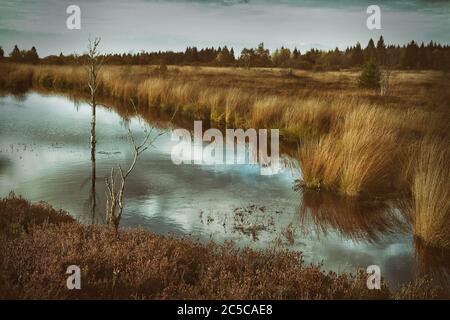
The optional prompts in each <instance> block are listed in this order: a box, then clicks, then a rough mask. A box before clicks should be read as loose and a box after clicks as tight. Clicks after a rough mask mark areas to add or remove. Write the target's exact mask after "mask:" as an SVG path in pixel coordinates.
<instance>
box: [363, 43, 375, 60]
mask: <svg viewBox="0 0 450 320" xmlns="http://www.w3.org/2000/svg"><path fill="white" fill-rule="evenodd" d="M375 55H376V50H375V43H374V42H373V40H372V38H370V40H369V43H368V44H367V47H366V49H364V61H365V62H369V61H370V60H373V59H375V58H376V57H375Z"/></svg>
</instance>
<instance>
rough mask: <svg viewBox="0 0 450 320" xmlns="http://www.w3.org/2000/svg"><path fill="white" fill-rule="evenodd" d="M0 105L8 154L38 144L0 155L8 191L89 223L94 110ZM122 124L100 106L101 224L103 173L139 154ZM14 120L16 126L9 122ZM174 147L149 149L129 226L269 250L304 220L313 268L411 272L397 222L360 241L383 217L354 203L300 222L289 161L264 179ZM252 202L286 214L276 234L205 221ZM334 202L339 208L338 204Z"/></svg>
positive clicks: (45, 102)
mask: <svg viewBox="0 0 450 320" xmlns="http://www.w3.org/2000/svg"><path fill="white" fill-rule="evenodd" d="M0 104H2V117H1V118H0V127H1V128H2V129H3V128H7V130H2V131H1V132H0V138H1V139H0V141H1V144H0V146H1V148H2V150H4V149H5V148H6V149H7V148H8V147H9V144H10V143H13V144H14V145H17V144H18V143H19V142H20V143H29V144H30V143H31V142H36V146H34V145H33V148H34V149H33V151H32V150H31V148H30V149H27V150H26V151H23V150H22V151H21V152H17V153H14V154H13V153H11V152H2V156H3V157H6V158H7V159H8V160H9V161H11V162H12V164H11V167H10V170H7V172H6V174H0V182H1V184H0V195H1V196H3V195H6V194H7V193H8V192H9V191H10V189H14V190H15V191H16V193H17V194H22V195H23V196H24V197H26V198H29V199H30V200H31V201H39V200H45V201H48V202H50V203H51V204H52V205H54V206H55V207H57V208H63V209H65V210H68V211H69V212H71V214H73V215H74V216H76V217H77V218H78V219H80V220H81V221H89V220H90V219H89V217H88V215H89V211H88V210H87V209H86V208H87V207H86V202H87V199H88V195H89V186H86V185H84V186H83V184H84V183H85V181H86V179H87V178H89V174H90V166H91V164H90V161H89V158H90V157H89V121H90V107H89V106H88V105H87V104H85V103H81V104H80V105H79V109H78V111H77V110H76V109H75V108H74V107H73V103H72V102H70V101H68V100H65V99H63V98H57V99H53V98H50V97H45V96H41V95H38V94H35V93H32V94H29V95H28V96H27V99H26V100H25V101H23V102H20V103H19V102H17V101H13V100H11V99H9V98H0ZM53 111H54V112H53ZM49 115H51V117H49ZM74 119H77V120H76V121H74ZM121 121H122V120H121V118H120V117H119V116H118V115H117V114H116V113H114V112H111V111H109V110H104V109H102V108H99V110H98V125H97V130H98V131H97V133H98V141H99V144H98V146H97V147H98V150H99V151H100V150H102V151H106V152H111V151H114V152H120V153H117V154H115V153H113V154H99V155H98V158H97V175H98V178H99V180H98V184H97V193H98V215H99V221H101V220H102V219H101V218H102V215H103V212H104V207H105V205H104V204H105V199H104V196H105V195H104V184H103V177H105V175H106V174H108V173H109V171H110V168H111V167H112V166H116V165H117V164H118V163H119V162H120V163H122V164H125V163H128V161H130V160H131V156H132V153H131V151H130V146H129V144H128V142H127V140H126V139H122V138H121V137H122V136H123V135H124V134H125V133H126V130H125V128H124V127H123V126H122V125H121ZM11 123H13V124H14V125H13V126H9V125H8V124H11ZM131 126H132V128H133V130H134V131H135V132H136V133H137V132H139V131H138V130H139V128H140V127H139V124H138V122H137V121H136V120H132V121H131ZM24 128H27V130H24ZM48 132H53V133H52V136H51V137H52V138H49V137H48ZM53 137H56V138H58V140H57V141H58V142H59V143H61V146H62V147H61V148H60V147H59V145H58V146H57V147H55V146H52V144H53V143H54V140H52V139H53ZM5 145H6V146H5ZM170 146H171V143H170V135H169V134H167V135H165V136H163V137H161V140H158V141H157V146H156V147H155V148H150V149H149V150H147V151H146V152H145V153H144V154H143V155H142V158H141V159H139V161H138V163H137V165H136V170H135V171H134V172H133V174H132V175H131V176H130V178H129V180H128V182H127V183H128V184H127V187H126V190H125V193H126V194H125V209H124V218H123V221H122V225H123V226H138V225H142V226H145V227H147V228H150V229H151V230H152V231H154V232H159V233H169V232H174V233H178V234H192V235H193V236H194V237H198V238H200V239H202V240H207V239H209V237H210V235H211V234H212V235H213V236H212V238H213V239H214V240H215V241H218V242H220V241H224V240H230V239H231V240H234V241H236V243H237V244H238V245H244V244H250V245H251V246H254V247H256V248H263V247H267V246H270V245H272V244H273V241H274V238H276V237H279V236H280V234H281V233H282V232H283V231H284V230H285V229H286V227H287V226H288V225H289V224H290V223H291V222H292V223H297V225H295V224H294V226H295V227H297V226H298V225H299V224H300V225H301V227H303V228H305V229H306V230H308V231H310V233H312V235H311V234H308V233H298V234H296V239H295V243H294V245H293V246H292V247H291V248H292V249H294V250H301V251H304V252H305V257H306V262H320V261H322V260H323V261H324V262H325V267H326V268H330V269H333V270H336V271H339V270H341V271H344V270H346V271H354V267H355V266H363V267H367V265H368V264H369V263H370V264H378V265H380V266H381V267H382V272H386V273H387V274H386V275H385V276H386V277H387V278H389V279H394V278H395V277H397V276H398V275H399V274H407V271H406V269H407V268H409V267H410V266H411V264H410V262H409V261H410V260H411V255H412V253H411V252H412V250H411V239H410V237H409V236H407V235H399V236H397V237H395V238H391V237H386V236H383V234H382V232H381V231H383V230H385V229H383V228H384V227H389V226H390V225H389V224H387V225H383V224H381V225H378V224H375V228H374V231H380V233H381V234H380V235H378V237H377V240H378V241H377V242H376V243H367V241H361V240H362V237H363V236H365V237H366V238H368V237H369V236H370V233H369V234H368V235H367V234H366V233H367V232H366V233H364V232H363V231H365V230H366V228H367V225H370V224H371V223H378V220H375V219H373V220H371V218H370V214H367V213H370V212H368V211H364V210H360V211H359V215H360V216H361V217H360V216H358V215H355V211H354V210H353V211H351V210H350V209H354V208H353V207H351V206H350V207H349V209H348V210H349V212H341V213H340V214H339V213H338V212H337V211H336V212H333V211H330V213H329V214H328V215H327V214H322V215H321V214H320V213H317V216H318V218H317V219H316V220H312V221H303V222H301V223H299V222H298V221H299V212H298V210H297V209H298V207H299V205H301V203H302V201H305V199H302V198H300V197H299V195H298V193H297V192H295V191H293V190H292V181H293V180H294V178H296V177H297V176H298V173H296V172H295V171H294V172H291V171H290V169H289V165H290V163H289V161H286V164H287V167H286V168H284V169H283V170H282V171H281V172H280V173H279V174H277V175H274V176H262V175H261V174H260V168H259V166H258V165H253V166H252V165H231V166H229V165H222V166H203V165H174V164H173V163H172V161H171V158H170ZM36 154H37V155H38V156H39V157H37V158H38V159H36V160H35V159H34V158H33V157H36ZM20 156H21V157H22V159H20ZM21 161H22V162H21ZM294 167H295V164H294ZM294 170H295V169H294ZM313 200H314V199H308V198H306V202H307V203H306V205H309V208H314V201H313ZM308 201H309V202H308ZM323 202H326V201H323ZM251 203H255V204H258V205H259V206H264V207H266V208H267V213H268V216H267V218H268V219H269V218H270V213H273V212H276V211H277V210H280V211H281V212H282V213H280V214H277V215H276V216H275V218H276V223H275V230H274V231H273V232H265V233H262V234H261V236H260V238H259V241H258V242H252V241H251V239H248V238H245V237H242V235H239V234H235V233H227V232H225V230H224V228H223V227H222V224H221V223H216V224H209V225H208V224H204V223H202V222H201V221H200V217H199V215H200V212H201V211H203V212H204V219H205V218H206V216H207V215H208V214H209V213H211V214H213V215H215V216H219V217H220V216H221V213H228V214H229V213H230V212H232V210H233V208H236V207H245V206H247V205H249V204H251ZM311 203H313V204H311ZM330 203H331V204H330V205H329V207H331V208H332V207H333V205H332V204H333V203H334V202H332V201H331V202H330ZM330 210H331V209H330ZM363 211H364V212H363ZM324 212H326V211H324ZM356 212H358V211H356ZM364 213H365V214H366V215H364ZM367 222H368V224H367ZM321 223H323V224H325V227H326V229H327V234H326V236H324V235H323V234H318V233H317V234H315V233H314V231H315V227H317V226H320V224H321ZM311 230H312V231H311ZM361 230H362V231H361ZM354 235H357V236H358V237H355V236H354ZM400 257H401V258H400ZM402 261H406V262H402ZM383 270H386V271H383ZM383 275H384V274H383Z"/></svg>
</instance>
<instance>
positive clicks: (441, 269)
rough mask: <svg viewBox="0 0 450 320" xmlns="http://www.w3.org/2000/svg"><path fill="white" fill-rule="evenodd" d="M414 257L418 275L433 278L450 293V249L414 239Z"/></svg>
mask: <svg viewBox="0 0 450 320" xmlns="http://www.w3.org/2000/svg"><path fill="white" fill-rule="evenodd" d="M414 258H415V269H416V274H417V277H423V276H426V277H428V278H431V279H432V281H433V282H435V284H436V285H439V286H440V287H442V288H443V289H444V290H447V291H448V292H449V293H450V250H449V249H443V248H431V247H429V246H427V245H425V244H424V243H423V242H421V241H420V240H419V239H414Z"/></svg>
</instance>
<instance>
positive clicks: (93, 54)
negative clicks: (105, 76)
mask: <svg viewBox="0 0 450 320" xmlns="http://www.w3.org/2000/svg"><path fill="white" fill-rule="evenodd" d="M99 43H100V38H95V39H94V40H93V41H92V40H91V39H89V43H88V54H87V59H88V60H87V63H86V66H85V67H86V70H87V73H88V86H89V89H90V94H91V100H90V105H91V109H92V117H91V139H90V142H91V195H90V197H91V204H90V206H91V216H92V223H94V220H95V212H96V207H97V194H96V190H95V187H96V186H95V181H96V179H97V174H96V162H95V161H96V159H95V154H96V145H97V139H96V129H95V126H96V109H97V102H96V94H97V88H98V74H99V72H100V69H101V67H102V65H103V58H100V54H99V52H98V45H99Z"/></svg>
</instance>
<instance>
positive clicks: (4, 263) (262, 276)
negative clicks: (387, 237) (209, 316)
mask: <svg viewBox="0 0 450 320" xmlns="http://www.w3.org/2000/svg"><path fill="white" fill-rule="evenodd" d="M16 210H17V211H16ZM11 212H12V213H11ZM16 214H19V216H23V217H24V218H22V219H21V220H20V221H21V222H20V223H21V224H23V225H27V226H28V227H27V230H25V228H22V232H21V233H20V234H18V235H17V236H16V237H14V238H7V239H6V240H4V241H1V242H0V246H1V249H2V250H1V251H0V255H1V259H0V271H1V272H0V297H1V298H3V299H4V298H20V299H78V298H86V299H87V298H89V299H111V298H113V299H146V298H147V299H148V298H149V299H177V298H179V299H367V298H369V299H374V298H376V299H386V298H394V297H395V298H403V297H408V298H413V299H414V298H415V297H416V292H417V291H415V290H414V288H415V287H414V286H412V285H411V288H412V289H411V288H409V289H405V292H406V293H405V294H403V293H400V294H396V295H394V294H393V293H391V292H390V291H389V290H388V288H387V287H386V285H385V284H383V286H382V290H368V289H367V287H366V275H365V273H364V272H362V271H361V272H357V273H356V274H355V275H350V274H345V273H343V274H336V273H333V272H324V271H322V270H321V269H320V266H304V265H303V264H302V262H301V255H300V254H298V253H292V252H288V251H285V250H265V251H255V250H251V249H237V248H234V247H233V246H232V245H231V244H225V245H216V244H212V243H210V244H207V245H204V244H200V243H198V242H194V241H192V240H188V239H185V238H175V237H171V236H159V235H153V234H150V233H148V232H146V231H144V230H136V229H130V230H122V231H119V233H118V234H117V233H116V232H115V231H114V230H112V229H111V228H108V227H105V226H83V225H80V224H78V223H77V222H75V221H73V220H72V219H71V218H67V219H64V218H63V213H62V212H59V211H56V210H54V209H52V208H50V207H48V206H42V205H40V204H39V205H31V204H29V203H28V202H26V201H25V200H23V199H21V198H16V197H14V196H10V197H9V198H6V199H3V200H2V201H1V202H0V216H1V219H2V223H11V222H12V221H15V220H14V219H15V218H14V216H15V215H16ZM35 215H37V216H38V217H41V218H39V219H34V218H31V217H34V216H35ZM44 216H45V219H44V218H43V217H44ZM30 221H32V223H30ZM44 221H46V222H47V223H46V224H42V223H43V222H44ZM73 264H75V265H78V266H80V268H81V279H82V280H81V281H82V290H67V288H66V280H67V274H66V273H65V271H66V269H67V267H68V266H69V265H73ZM442 294H443V293H442V292H440V291H435V290H434V289H432V288H428V287H426V286H422V287H421V290H420V297H421V298H436V297H440V296H442Z"/></svg>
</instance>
